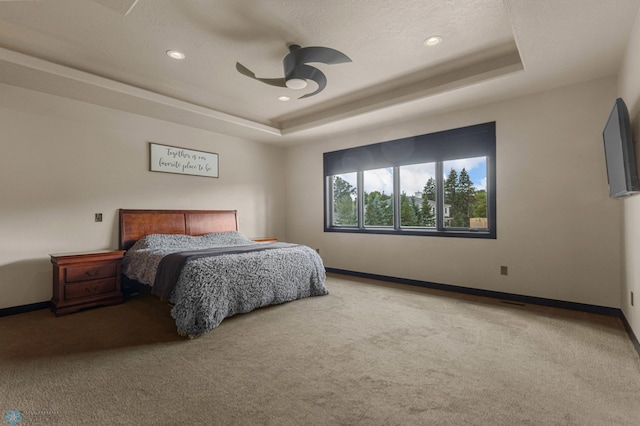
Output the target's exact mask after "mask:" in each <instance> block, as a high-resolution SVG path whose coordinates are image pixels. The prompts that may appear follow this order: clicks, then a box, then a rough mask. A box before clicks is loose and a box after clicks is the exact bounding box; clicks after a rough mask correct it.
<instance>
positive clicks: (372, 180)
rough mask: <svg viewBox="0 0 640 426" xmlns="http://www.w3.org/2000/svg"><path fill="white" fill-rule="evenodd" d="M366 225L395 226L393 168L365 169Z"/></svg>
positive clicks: (363, 176) (363, 175)
mask: <svg viewBox="0 0 640 426" xmlns="http://www.w3.org/2000/svg"><path fill="white" fill-rule="evenodd" d="M362 178H363V185H364V225H365V226H393V168H391V167H387V168H384V169H375V170H365V171H364V172H363V174H362Z"/></svg>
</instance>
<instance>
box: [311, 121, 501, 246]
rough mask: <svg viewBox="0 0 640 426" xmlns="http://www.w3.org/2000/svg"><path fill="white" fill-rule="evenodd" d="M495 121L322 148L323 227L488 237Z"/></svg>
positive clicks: (492, 230) (492, 223) (491, 234)
mask: <svg viewBox="0 0 640 426" xmlns="http://www.w3.org/2000/svg"><path fill="white" fill-rule="evenodd" d="M495 151H496V142H495V123H494V122H492V123H485V124H479V125H475V126H469V127H464V128H460V129H454V130H448V131H444V132H438V133H431V134H427V135H421V136H416V137H412V138H406V139H399V140H395V141H390V142H382V143H377V144H372V145H366V146H361V147H357V148H350V149H345V150H341V151H334V152H328V153H325V154H324V177H325V194H326V197H325V206H326V208H325V216H326V217H325V231H327V232H363V233H391V234H405V235H427V236H428V235H431V236H455V237H471V238H478V237H479V238H495V237H496V218H495V210H496V208H495V199H496V195H495V192H496V184H495V181H496V179H495Z"/></svg>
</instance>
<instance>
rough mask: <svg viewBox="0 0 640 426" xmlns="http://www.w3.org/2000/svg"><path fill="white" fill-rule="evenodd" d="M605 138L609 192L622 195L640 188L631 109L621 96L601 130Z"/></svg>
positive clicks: (617, 195)
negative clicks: (630, 116) (630, 115)
mask: <svg viewBox="0 0 640 426" xmlns="http://www.w3.org/2000/svg"><path fill="white" fill-rule="evenodd" d="M602 139H603V140H604V153H605V157H606V161H607V178H608V179H609V195H610V196H611V197H612V198H619V197H626V196H628V195H631V194H633V193H635V192H638V191H640V183H638V173H637V171H636V160H635V153H634V151H635V150H634V147H633V145H634V144H633V140H632V139H631V124H630V121H629V110H627V106H626V105H625V103H624V101H623V100H622V99H620V98H618V99H616V102H615V103H614V104H613V109H612V110H611V114H610V115H609V120H607V124H606V125H605V126H604V130H603V131H602Z"/></svg>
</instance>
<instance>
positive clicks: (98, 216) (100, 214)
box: [95, 213, 102, 222]
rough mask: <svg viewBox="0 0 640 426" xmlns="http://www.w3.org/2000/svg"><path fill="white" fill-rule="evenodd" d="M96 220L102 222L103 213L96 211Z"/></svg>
mask: <svg viewBox="0 0 640 426" xmlns="http://www.w3.org/2000/svg"><path fill="white" fill-rule="evenodd" d="M95 221H96V222H102V213H96V215H95Z"/></svg>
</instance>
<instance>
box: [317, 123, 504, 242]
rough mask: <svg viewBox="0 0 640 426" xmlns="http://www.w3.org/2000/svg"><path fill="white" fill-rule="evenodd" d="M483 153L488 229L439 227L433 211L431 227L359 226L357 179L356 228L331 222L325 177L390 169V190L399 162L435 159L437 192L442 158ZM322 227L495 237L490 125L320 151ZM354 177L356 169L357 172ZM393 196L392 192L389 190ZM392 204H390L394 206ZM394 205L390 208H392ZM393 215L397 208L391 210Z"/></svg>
mask: <svg viewBox="0 0 640 426" xmlns="http://www.w3.org/2000/svg"><path fill="white" fill-rule="evenodd" d="M479 156H484V157H486V158H487V189H486V191H487V221H488V224H489V229H488V230H485V229H481V230H480V229H479V230H475V229H467V228H463V229H455V228H444V226H443V225H444V224H443V223H441V222H442V221H443V218H442V215H440V214H439V215H437V216H436V217H437V220H438V223H437V224H436V228H431V229H419V230H416V229H415V228H410V227H399V226H398V225H397V222H398V221H396V225H395V226H396V228H393V227H392V228H375V227H365V226H364V225H363V212H362V211H360V210H363V208H364V207H363V203H364V200H362V195H363V194H362V191H363V189H362V182H360V181H359V182H358V226H357V227H356V226H346V225H339V226H335V225H331V223H333V217H332V216H333V206H332V200H329V199H328V197H329V194H330V192H329V191H330V189H329V180H330V179H329V177H330V176H334V175H338V174H343V173H352V172H363V171H365V170H371V169H376V168H382V167H394V188H395V186H396V185H397V182H398V181H397V180H398V177H397V176H398V173H397V168H398V167H400V166H405V165H411V164H420V163H426V162H436V167H437V169H436V170H437V171H436V179H437V188H438V191H440V192H442V191H443V190H444V185H443V184H442V183H443V182H442V181H443V177H442V176H441V175H442V162H444V161H447V160H455V159H461V158H473V157H479ZM323 169H324V173H323V181H324V183H323V188H324V190H323V194H324V206H325V213H324V231H325V232H346V233H356V234H386V235H408V236H438V237H462V238H486V239H496V238H497V230H496V228H497V220H496V123H495V122H489V123H483V124H476V125H473V126H467V127H462V128H458V129H453V130H445V131H441V132H435V133H429V134H425V135H419V136H414V137H410V138H404V139H397V140H393V141H388V142H379V143H375V144H371V145H364V146H359V147H355V148H347V149H343V150H339V151H332V152H325V153H324V154H323ZM358 176H359V177H358V179H359V180H360V179H361V178H360V176H361V173H358ZM394 196H395V194H394ZM442 200H443V196H442V194H440V196H439V197H437V199H436V203H437V204H438V207H437V208H438V211H442V207H443V206H442V202H443V201H442ZM395 204H398V203H395V202H394V205H395ZM396 208H399V206H398V207H396V206H394V209H396ZM396 213H397V212H396Z"/></svg>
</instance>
